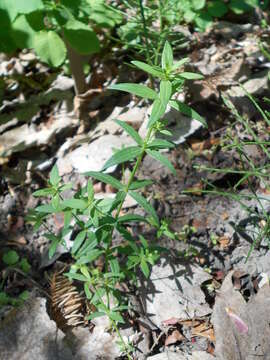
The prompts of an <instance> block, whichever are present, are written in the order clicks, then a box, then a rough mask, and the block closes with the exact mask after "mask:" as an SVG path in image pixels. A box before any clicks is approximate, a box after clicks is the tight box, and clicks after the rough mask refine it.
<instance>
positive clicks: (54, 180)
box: [50, 164, 61, 186]
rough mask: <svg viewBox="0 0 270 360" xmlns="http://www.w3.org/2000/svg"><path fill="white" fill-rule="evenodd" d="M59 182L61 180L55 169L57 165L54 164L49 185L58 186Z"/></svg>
mask: <svg viewBox="0 0 270 360" xmlns="http://www.w3.org/2000/svg"><path fill="white" fill-rule="evenodd" d="M60 180H61V178H60V176H59V172H58V168H57V165H56V164H55V165H54V167H53V168H52V170H51V172H50V183H51V184H52V185H53V186H56V185H58V183H59V182H60Z"/></svg>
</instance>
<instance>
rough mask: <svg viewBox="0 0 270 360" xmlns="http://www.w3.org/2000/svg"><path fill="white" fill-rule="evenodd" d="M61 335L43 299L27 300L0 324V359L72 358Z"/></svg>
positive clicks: (53, 359) (51, 359) (54, 359)
mask: <svg viewBox="0 0 270 360" xmlns="http://www.w3.org/2000/svg"><path fill="white" fill-rule="evenodd" d="M63 338H64V334H63V332H62V331H61V330H59V329H57V327H56V324H55V322H54V321H52V320H50V318H49V316H48V314H47V311H46V300H45V299H41V298H36V299H31V300H29V301H27V302H26V303H25V304H24V305H23V306H22V307H20V308H18V309H13V310H11V311H10V312H9V313H8V314H7V316H6V317H5V319H4V320H3V321H2V322H1V323H0V354H1V355H0V358H1V360H18V359H20V360H32V359H34V360H48V359H50V360H56V359H57V360H72V359H74V357H73V355H72V352H71V350H70V349H69V348H68V347H66V346H64V343H63Z"/></svg>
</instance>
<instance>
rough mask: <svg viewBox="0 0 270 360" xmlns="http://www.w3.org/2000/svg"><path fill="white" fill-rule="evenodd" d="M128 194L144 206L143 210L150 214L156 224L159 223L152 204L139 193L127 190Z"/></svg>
mask: <svg viewBox="0 0 270 360" xmlns="http://www.w3.org/2000/svg"><path fill="white" fill-rule="evenodd" d="M128 193H129V195H130V196H131V197H132V198H133V199H134V200H135V201H136V202H137V203H138V204H139V205H140V206H142V207H143V208H144V210H145V211H146V212H147V213H148V214H150V215H151V216H152V217H153V219H154V220H155V223H156V224H159V219H158V216H157V214H156V211H155V209H154V208H153V206H152V205H151V204H150V203H149V202H148V201H147V200H146V199H145V198H144V197H143V196H142V195H141V194H139V193H137V192H135V191H129V192H128Z"/></svg>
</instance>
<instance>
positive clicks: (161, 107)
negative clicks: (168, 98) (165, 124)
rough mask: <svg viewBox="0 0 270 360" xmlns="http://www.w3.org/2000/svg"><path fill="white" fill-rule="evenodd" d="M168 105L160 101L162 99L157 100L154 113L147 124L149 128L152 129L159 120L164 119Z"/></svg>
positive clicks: (153, 109) (154, 104)
mask: <svg viewBox="0 0 270 360" xmlns="http://www.w3.org/2000/svg"><path fill="white" fill-rule="evenodd" d="M165 111H166V105H165V104H164V103H163V102H161V101H160V99H156V100H155V101H154V103H153V108H152V112H151V115H150V118H149V121H148V124H147V127H148V128H150V127H151V126H153V125H154V124H155V123H156V122H157V121H158V120H160V119H161V118H162V116H163V115H164V114H165Z"/></svg>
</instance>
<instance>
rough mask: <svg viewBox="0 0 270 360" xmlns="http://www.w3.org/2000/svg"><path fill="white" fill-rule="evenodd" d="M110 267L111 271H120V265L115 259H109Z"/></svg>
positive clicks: (116, 272) (115, 272) (117, 272)
mask: <svg viewBox="0 0 270 360" xmlns="http://www.w3.org/2000/svg"><path fill="white" fill-rule="evenodd" d="M110 268H111V271H112V273H114V274H119V273H120V265H119V262H118V260H117V259H112V260H110Z"/></svg>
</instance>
